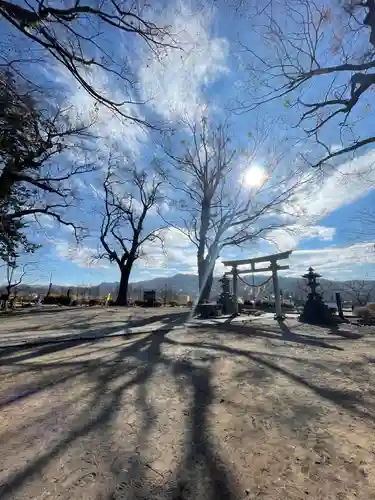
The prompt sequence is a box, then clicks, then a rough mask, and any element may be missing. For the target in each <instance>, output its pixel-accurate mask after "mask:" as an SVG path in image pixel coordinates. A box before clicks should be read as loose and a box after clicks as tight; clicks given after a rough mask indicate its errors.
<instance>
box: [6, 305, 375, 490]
mask: <svg viewBox="0 0 375 500" xmlns="http://www.w3.org/2000/svg"><path fill="white" fill-rule="evenodd" d="M69 314H70V313H68V312H65V315H66V321H67V322H68V321H69ZM100 318H104V317H102V316H100ZM71 319H72V321H73V315H72V316H71ZM112 319H113V320H114V321H117V320H118V321H119V322H121V318H117V319H116V315H114V316H113V318H112ZM76 320H77V318H76V317H75V319H74V321H76ZM33 321H34V320H33ZM93 321H94V320H93ZM108 321H109V320H108ZM176 321H177V316H171V317H170V318H169V320H168V318H167V317H165V319H164V324H163V328H162V329H159V330H156V331H153V332H151V333H148V334H147V333H146V334H145V333H142V334H138V335H131V336H124V337H123V338H121V337H118V338H113V339H100V340H87V339H86V340H81V341H71V340H69V341H66V342H60V343H58V344H48V345H43V346H39V347H38V346H35V347H29V348H26V347H25V348H19V347H8V348H4V349H1V350H0V374H1V381H2V383H1V388H0V443H1V451H2V454H1V460H0V482H1V486H0V498H2V499H18V500H21V499H22V500H26V499H32V498H38V499H66V500H68V499H69V500H70V499H72V500H78V499H79V500H81V499H97V500H99V499H102V500H120V499H127V500H130V499H143V500H146V499H147V500H151V499H153V500H154V499H155V500H156V499H160V500H166V499H173V500H190V499H199V500H200V499H202V500H203V499H208V500H220V499H223V500H224V499H225V500H235V499H236V500H237V499H273V500H276V499H280V500H281V499H283V500H285V499H291V500H292V499H293V500H294V499H295V500H297V499H307V498H313V499H322V500H323V499H325V500H326V499H328V500H329V499H340V500H344V499H357V498H358V499H361V500H369V499H372V498H374V491H375V472H374V471H375V468H374V466H375V433H374V431H375V399H374V388H373V378H374V373H375V353H374V348H375V335H374V336H373V334H372V331H371V329H369V328H368V329H366V330H365V329H362V330H361V333H365V336H364V337H362V338H354V337H356V335H355V334H356V333H358V332H357V331H356V329H353V328H349V327H345V329H342V330H341V331H327V330H323V329H320V328H317V327H315V328H313V327H309V326H306V325H298V324H297V323H296V322H292V321H290V322H287V323H286V324H285V325H284V326H282V328H280V327H279V326H278V325H277V324H275V323H272V324H271V323H270V324H267V325H261V324H259V325H257V326H256V327H255V326H251V325H249V324H248V325H246V324H244V325H237V324H236V325H234V324H231V323H229V322H228V323H225V324H222V325H218V326H215V327H213V326H209V327H207V328H203V327H201V328H181V329H177V330H172V329H171V330H170V331H168V328H172V327H173V326H175V324H176ZM42 323H43V322H42ZM87 328H90V325H88V326H87Z"/></svg>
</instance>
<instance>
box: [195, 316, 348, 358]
mask: <svg viewBox="0 0 375 500" xmlns="http://www.w3.org/2000/svg"><path fill="white" fill-rule="evenodd" d="M279 325H280V329H279V332H280V334H279V333H278V332H277V331H269V330H268V329H267V327H254V326H249V325H238V324H235V323H223V324H217V325H215V329H216V330H218V331H220V332H222V333H231V334H233V333H234V334H238V335H241V336H248V337H258V338H266V339H272V340H280V341H283V342H284V341H287V342H294V343H297V344H302V345H308V346H312V347H322V348H325V349H334V350H336V351H342V350H343V348H342V347H339V346H336V345H333V344H329V343H327V342H325V341H324V340H322V339H321V338H319V337H314V336H313V335H298V334H295V333H293V332H292V331H291V330H290V329H289V328H288V326H287V325H285V324H284V323H283V322H282V321H280V322H279ZM199 328H200V329H204V328H206V327H202V326H200V327H199ZM207 328H208V327H207ZM211 328H212V326H211Z"/></svg>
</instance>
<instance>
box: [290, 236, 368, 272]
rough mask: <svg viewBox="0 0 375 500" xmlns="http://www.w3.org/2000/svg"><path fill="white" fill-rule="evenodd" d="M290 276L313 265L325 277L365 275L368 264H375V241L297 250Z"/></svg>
mask: <svg viewBox="0 0 375 500" xmlns="http://www.w3.org/2000/svg"><path fill="white" fill-rule="evenodd" d="M289 264H290V270H289V271H287V272H286V273H285V274H287V275H288V276H300V275H301V273H304V272H306V270H307V268H308V267H310V266H311V267H313V268H314V269H315V270H316V271H318V272H320V273H321V274H322V275H323V277H324V278H331V279H340V275H341V273H344V274H345V279H349V277H348V276H347V274H349V273H350V274H351V275H352V277H353V278H357V277H360V276H362V277H365V276H366V275H367V271H368V266H369V265H374V264H375V245H374V243H357V244H355V245H351V246H347V247H330V248H323V249H319V250H296V251H294V252H293V253H292V255H291V257H290V259H289Z"/></svg>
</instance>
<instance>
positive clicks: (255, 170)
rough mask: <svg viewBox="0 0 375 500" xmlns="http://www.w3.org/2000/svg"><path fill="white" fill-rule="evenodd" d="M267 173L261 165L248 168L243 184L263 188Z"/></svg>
mask: <svg viewBox="0 0 375 500" xmlns="http://www.w3.org/2000/svg"><path fill="white" fill-rule="evenodd" d="M267 177H268V176H267V172H266V170H265V169H264V168H263V167H261V166H260V165H252V166H251V167H250V168H248V169H247V170H246V171H245V173H244V175H243V179H242V184H243V185H244V186H246V187H251V188H253V187H261V186H262V185H263V184H264V183H265V181H266V180H267Z"/></svg>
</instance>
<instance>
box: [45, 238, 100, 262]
mask: <svg viewBox="0 0 375 500" xmlns="http://www.w3.org/2000/svg"><path fill="white" fill-rule="evenodd" d="M54 245H55V252H56V255H57V257H58V258H59V259H61V260H69V261H71V262H73V263H74V264H76V265H77V266H78V267H82V268H87V269H92V268H102V269H108V268H109V263H108V261H106V260H104V259H97V258H96V257H97V250H96V249H95V248H93V247H88V246H76V245H73V244H70V243H69V242H68V241H65V240H55V241H54Z"/></svg>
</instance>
